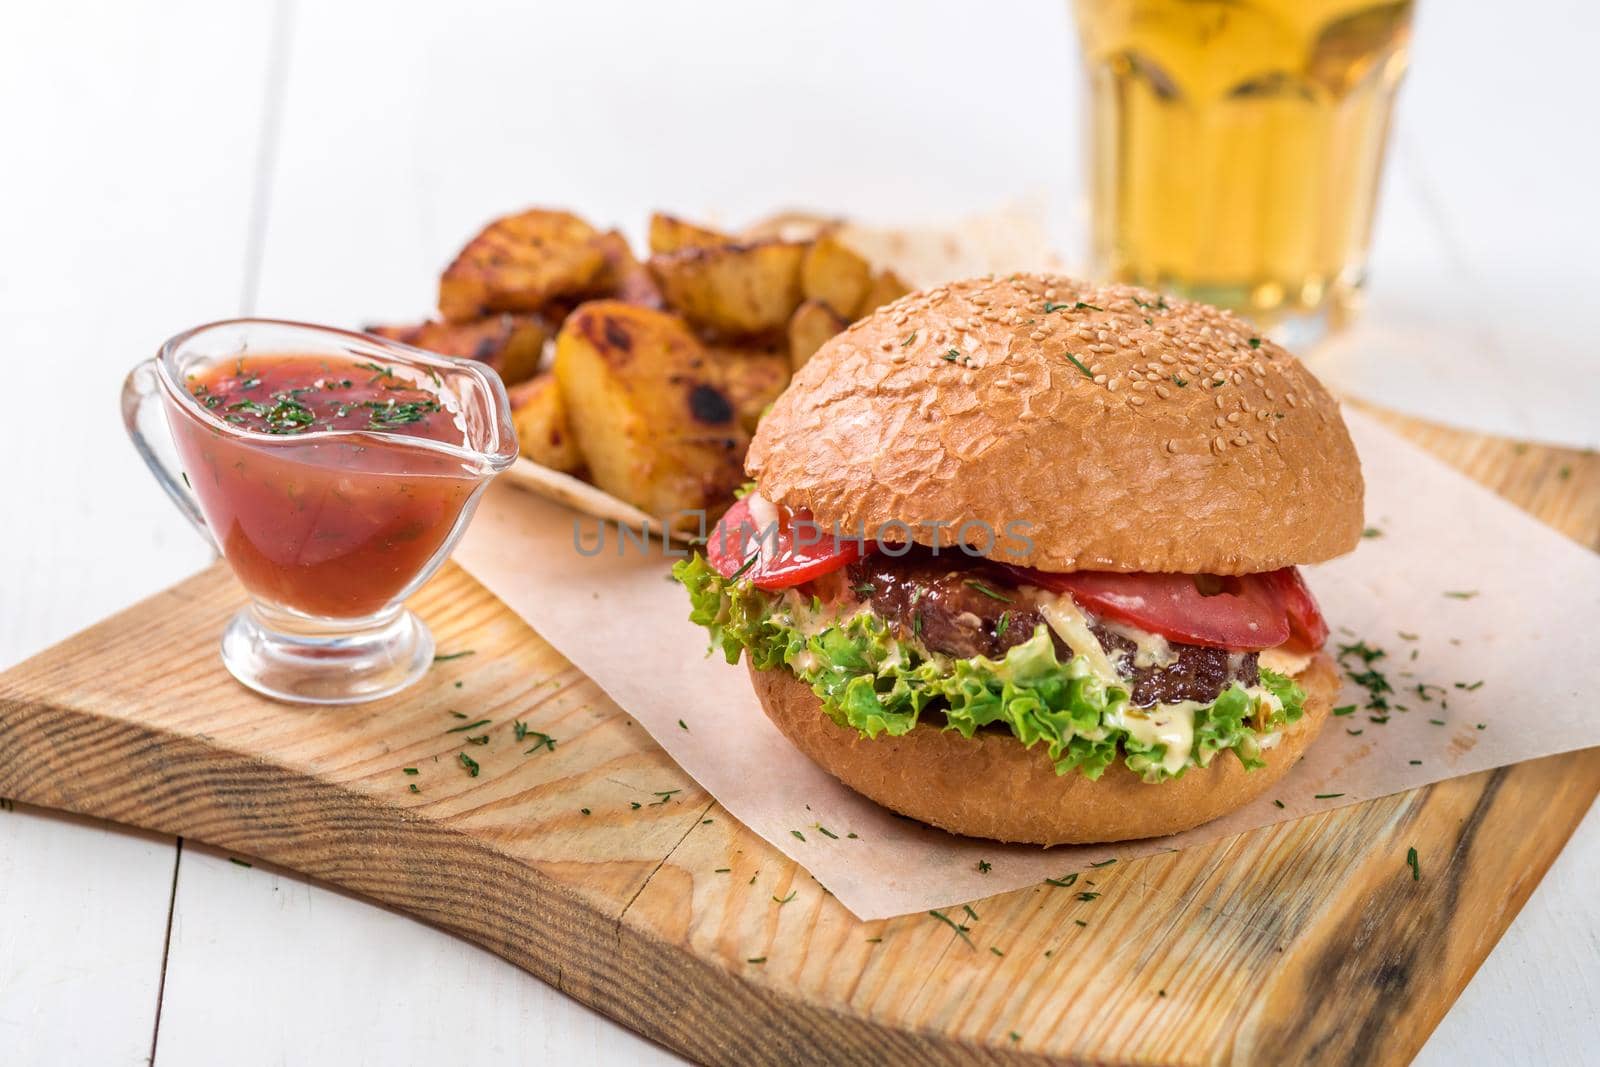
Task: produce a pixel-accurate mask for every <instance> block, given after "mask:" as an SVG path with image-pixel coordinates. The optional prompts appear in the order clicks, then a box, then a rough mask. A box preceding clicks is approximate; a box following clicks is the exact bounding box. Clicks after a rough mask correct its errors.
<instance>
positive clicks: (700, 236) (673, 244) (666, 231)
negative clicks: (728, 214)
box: [650, 211, 734, 256]
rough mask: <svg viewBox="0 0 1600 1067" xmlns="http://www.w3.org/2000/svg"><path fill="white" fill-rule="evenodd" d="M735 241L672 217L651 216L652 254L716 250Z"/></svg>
mask: <svg viewBox="0 0 1600 1067" xmlns="http://www.w3.org/2000/svg"><path fill="white" fill-rule="evenodd" d="M733 243H734V239H733V238H732V237H729V236H728V235H727V234H725V233H718V232H717V231H716V230H713V229H709V228H708V227H705V226H696V225H695V224H694V223H692V222H684V221H683V220H682V219H679V218H674V217H673V216H671V215H663V214H662V213H661V212H659V211H658V212H656V213H655V214H654V215H651V216H650V254H651V255H652V256H658V255H663V254H665V253H667V252H677V251H679V250H680V249H684V248H716V247H717V246H719V245H731V244H733Z"/></svg>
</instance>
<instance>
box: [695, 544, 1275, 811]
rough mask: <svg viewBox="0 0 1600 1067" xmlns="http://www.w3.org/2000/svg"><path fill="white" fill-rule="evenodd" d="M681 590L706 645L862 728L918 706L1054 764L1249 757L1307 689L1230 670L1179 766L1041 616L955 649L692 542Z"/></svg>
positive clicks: (1146, 771) (1163, 775)
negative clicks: (789, 684) (736, 574)
mask: <svg viewBox="0 0 1600 1067" xmlns="http://www.w3.org/2000/svg"><path fill="white" fill-rule="evenodd" d="M672 573H673V576H674V577H675V578H677V580H678V581H679V582H681V583H683V585H684V587H685V588H686V589H687V590H688V591H689V601H690V612H689V619H690V621H692V622H694V623H696V624H698V625H700V626H703V627H705V628H706V630H707V631H708V632H709V633H710V634H711V647H712V648H713V649H714V650H720V651H721V652H722V654H723V656H724V658H726V659H727V661H728V662H729V663H737V662H738V661H739V656H740V655H741V654H744V655H747V656H749V658H750V663H751V664H752V665H753V666H755V667H756V668H757V669H759V670H773V669H775V668H778V667H785V668H788V669H789V670H790V671H793V672H794V674H795V675H796V676H797V677H799V678H801V679H802V680H804V681H805V682H806V683H808V684H809V685H810V686H811V689H812V691H813V692H815V693H816V694H817V697H818V698H819V699H820V700H821V701H822V707H823V710H824V711H825V712H827V714H828V715H829V716H830V717H831V718H832V719H833V720H834V721H835V722H837V723H839V724H840V725H843V726H850V727H852V728H854V729H856V730H859V731H860V732H861V733H862V734H863V735H864V736H866V737H869V738H871V737H878V736H880V735H882V734H888V735H890V736H898V735H901V734H905V733H907V732H909V731H910V730H912V729H913V728H914V727H915V726H916V725H917V724H918V723H919V722H922V721H924V719H925V718H927V720H928V722H929V724H930V725H932V724H935V723H936V722H937V719H936V718H935V717H936V716H943V723H942V727H943V728H944V729H947V730H958V731H960V732H961V734H962V735H963V736H965V737H971V736H972V735H973V734H974V733H976V732H977V731H978V729H980V728H981V727H984V726H1003V727H1005V728H1006V729H1008V730H1010V732H1011V733H1012V735H1013V736H1015V737H1016V738H1017V740H1019V741H1021V742H1022V743H1023V744H1024V745H1025V746H1028V747H1030V748H1031V747H1033V746H1034V745H1043V746H1044V748H1045V751H1046V752H1048V753H1049V755H1050V759H1051V761H1052V762H1053V763H1054V764H1055V769H1056V773H1057V774H1066V773H1067V772H1068V771H1074V770H1075V771H1077V772H1079V773H1080V774H1083V775H1084V776H1085V777H1088V778H1098V777H1100V775H1101V774H1102V773H1104V772H1105V769H1106V768H1107V767H1109V766H1110V765H1111V763H1112V761H1113V760H1115V759H1116V758H1117V755H1118V753H1119V751H1120V752H1121V754H1122V757H1123V762H1124V763H1125V764H1126V765H1127V766H1128V768H1129V769H1130V770H1132V771H1133V772H1134V773H1136V774H1138V775H1140V776H1141V777H1143V778H1144V780H1145V781H1148V782H1159V781H1163V780H1165V779H1167V778H1174V777H1178V776H1179V775H1181V774H1183V771H1184V769H1186V768H1187V767H1189V766H1192V765H1196V764H1198V765H1199V766H1202V767H1204V766H1207V765H1209V764H1210V762H1211V760H1212V759H1213V758H1214V757H1215V756H1216V754H1217V753H1219V752H1222V751H1224V750H1231V751H1233V753H1234V754H1235V755H1236V756H1238V758H1239V760H1240V761H1241V762H1242V763H1243V764H1244V765H1245V766H1246V767H1247V768H1252V769H1254V768H1256V767H1260V766H1262V765H1263V763H1262V760H1261V755H1260V753H1261V747H1260V737H1261V733H1260V732H1258V731H1261V732H1268V731H1272V730H1276V729H1279V728H1281V727H1282V726H1284V725H1285V724H1287V723H1290V722H1293V721H1295V720H1296V719H1298V718H1300V716H1301V714H1302V711H1303V706H1304V701H1305V694H1304V693H1303V692H1301V690H1300V688H1299V687H1298V686H1297V685H1295V684H1294V681H1293V680H1292V679H1290V678H1287V677H1285V676H1284V675H1281V674H1275V673H1273V672H1272V671H1267V670H1263V671H1262V672H1261V681H1262V687H1263V689H1264V690H1265V691H1266V693H1267V694H1269V695H1270V696H1263V695H1262V694H1261V693H1260V692H1259V691H1257V692H1252V691H1251V690H1247V689H1245V688H1244V687H1243V686H1241V685H1239V684H1238V683H1234V684H1233V685H1232V686H1230V687H1229V688H1228V689H1226V690H1224V691H1223V692H1222V693H1221V694H1220V695H1219V696H1218V697H1217V698H1216V700H1214V701H1212V702H1211V703H1210V704H1208V705H1205V706H1202V707H1197V708H1196V709H1195V710H1194V744H1193V747H1192V749H1191V750H1190V752H1188V753H1186V754H1185V757H1186V758H1185V761H1184V764H1183V767H1180V768H1179V769H1178V770H1177V771H1176V772H1173V771H1168V770H1167V769H1166V767H1165V757H1166V755H1167V752H1166V745H1164V744H1161V743H1154V744H1149V743H1144V742H1141V741H1139V740H1138V739H1137V738H1135V737H1134V736H1132V735H1131V734H1130V733H1129V732H1128V730H1126V729H1125V728H1123V727H1121V726H1119V725H1117V724H1118V723H1119V722H1122V721H1124V718H1123V716H1124V714H1125V713H1126V712H1127V711H1128V710H1129V709H1128V690H1127V689H1126V688H1125V687H1123V686H1120V685H1117V684H1114V683H1108V682H1106V681H1105V680H1104V679H1102V678H1100V677H1099V676H1097V675H1095V674H1094V673H1093V672H1092V671H1091V670H1090V669H1089V666H1088V663H1087V661H1086V660H1085V659H1084V658H1083V657H1082V656H1074V657H1072V658H1071V659H1069V660H1068V661H1067V662H1065V663H1063V662H1061V660H1060V658H1059V657H1058V656H1057V654H1056V646H1055V642H1054V641H1053V640H1052V639H1051V636H1050V632H1049V630H1048V628H1047V627H1045V626H1044V625H1040V626H1039V627H1037V628H1036V629H1035V630H1034V633H1033V635H1032V636H1031V637H1030V638H1029V639H1028V640H1027V641H1024V642H1023V643H1022V644H1019V645H1015V646H1013V647H1012V648H1010V649H1008V650H1007V651H1006V653H1005V655H1004V656H1003V657H1001V658H999V659H990V658H988V657H985V656H973V657H971V658H969V659H951V658H949V657H947V656H941V655H937V654H933V653H930V652H928V651H927V650H926V649H924V648H922V646H921V645H920V644H918V643H914V642H910V641H905V640H902V639H900V638H898V637H896V636H895V635H894V634H893V633H892V632H891V631H890V628H889V626H888V624H887V623H885V622H884V621H883V620H882V619H881V618H879V617H878V616H877V615H875V614H873V613H872V612H871V611H867V610H863V611H858V612H855V613H854V614H851V615H847V616H842V617H838V618H829V617H828V616H827V615H826V614H825V613H824V612H823V611H822V606H821V605H820V604H819V603H816V602H814V601H813V602H812V603H810V604H806V603H805V602H804V601H803V599H801V598H800V597H798V596H797V595H796V594H794V593H792V592H791V593H785V594H782V595H778V594H771V593H767V592H764V591H762V590H760V589H757V588H756V587H755V586H754V585H752V584H751V583H750V582H748V581H734V582H729V581H727V580H725V579H724V578H723V577H722V576H721V575H720V574H718V573H717V572H716V571H715V570H714V569H713V568H712V567H711V566H710V564H708V563H707V562H706V560H705V559H704V557H702V556H699V555H696V556H694V557H693V558H691V559H687V560H682V561H680V562H678V563H677V564H675V565H674V566H673V568H672Z"/></svg>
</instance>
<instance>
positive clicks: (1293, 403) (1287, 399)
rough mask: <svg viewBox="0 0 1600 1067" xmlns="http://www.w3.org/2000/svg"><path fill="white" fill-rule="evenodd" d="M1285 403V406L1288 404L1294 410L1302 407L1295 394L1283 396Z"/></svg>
mask: <svg viewBox="0 0 1600 1067" xmlns="http://www.w3.org/2000/svg"><path fill="white" fill-rule="evenodd" d="M1283 402H1284V403H1285V404H1288V405H1289V406H1290V407H1292V408H1297V407H1299V406H1300V403H1299V401H1297V400H1295V398H1294V394H1293V393H1284V394H1283Z"/></svg>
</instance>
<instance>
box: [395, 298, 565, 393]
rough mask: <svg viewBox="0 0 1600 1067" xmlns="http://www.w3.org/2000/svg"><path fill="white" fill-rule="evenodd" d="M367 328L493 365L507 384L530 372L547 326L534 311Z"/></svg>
mask: <svg viewBox="0 0 1600 1067" xmlns="http://www.w3.org/2000/svg"><path fill="white" fill-rule="evenodd" d="M367 332H368V333H371V334H376V335H377V336H379V337H387V338H389V339H390V340H391V341H399V342H400V343H401V344H407V345H411V346H412V347H414V348H424V349H427V350H428V351H429V352H437V353H439V354H440V355H442V356H455V357H456V358H457V359H475V360H478V361H479V362H481V363H487V364H488V365H489V366H491V367H493V368H494V369H495V371H496V372H497V373H498V374H499V375H500V377H501V379H502V380H504V381H505V383H506V384H507V385H515V384H517V383H518V382H522V381H526V380H527V379H529V378H531V377H533V376H534V374H535V373H537V372H538V370H539V362H540V360H541V359H542V358H543V356H544V343H545V342H546V341H547V340H549V339H550V334H551V330H550V327H549V325H548V324H547V323H546V322H545V320H544V319H543V318H541V317H539V316H537V315H491V316H489V317H488V318H484V319H476V320H474V321H472V322H431V321H430V322H419V323H416V324H415V325H411V326H368V327H367Z"/></svg>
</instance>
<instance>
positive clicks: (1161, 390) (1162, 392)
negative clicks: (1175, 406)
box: [1156, 382, 1172, 400]
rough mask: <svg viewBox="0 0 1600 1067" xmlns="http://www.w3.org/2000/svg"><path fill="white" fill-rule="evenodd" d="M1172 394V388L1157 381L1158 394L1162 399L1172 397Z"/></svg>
mask: <svg viewBox="0 0 1600 1067" xmlns="http://www.w3.org/2000/svg"><path fill="white" fill-rule="evenodd" d="M1171 395H1172V390H1171V389H1168V388H1167V387H1166V386H1164V385H1162V384H1161V383H1159V382H1157V383H1156V396H1159V397H1160V398H1161V399H1162V400H1165V399H1167V398H1168V397H1170V396H1171Z"/></svg>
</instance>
